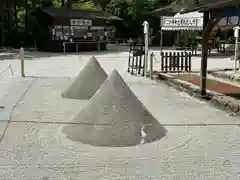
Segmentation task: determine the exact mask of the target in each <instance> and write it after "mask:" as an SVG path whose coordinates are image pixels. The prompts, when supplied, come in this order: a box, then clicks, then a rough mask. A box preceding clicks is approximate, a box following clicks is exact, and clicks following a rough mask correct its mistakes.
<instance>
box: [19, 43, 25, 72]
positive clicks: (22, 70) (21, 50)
mask: <svg viewBox="0 0 240 180" xmlns="http://www.w3.org/2000/svg"><path fill="white" fill-rule="evenodd" d="M20 60H21V75H22V77H25V72H24V49H23V47H21V48H20Z"/></svg>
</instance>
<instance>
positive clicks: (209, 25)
mask: <svg viewBox="0 0 240 180" xmlns="http://www.w3.org/2000/svg"><path fill="white" fill-rule="evenodd" d="M220 19H221V18H220V17H215V18H210V19H209V13H208V12H205V13H204V30H203V36H202V59H201V84H200V91H201V95H202V96H206V80H207V58H208V38H209V34H210V33H211V31H212V29H213V27H214V25H215V24H216V23H218V22H219V21H220Z"/></svg>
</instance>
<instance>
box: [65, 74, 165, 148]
mask: <svg viewBox="0 0 240 180" xmlns="http://www.w3.org/2000/svg"><path fill="white" fill-rule="evenodd" d="M73 122H74V123H78V124H70V125H67V126H65V127H64V128H63V133H65V134H66V135H67V137H68V138H69V139H72V140H74V141H80V142H82V143H86V144H91V145H95V146H131V145H136V144H140V143H144V142H151V141H154V140H157V139H160V138H162V137H163V136H164V135H165V133H166V130H165V129H164V127H162V126H161V125H160V123H159V122H158V121H157V120H156V119H155V118H154V117H153V116H152V115H151V114H150V113H149V112H148V111H147V110H146V108H145V107H144V105H143V104H142V103H141V102H140V101H139V100H138V98H137V97H136V96H135V95H134V94H133V92H132V91H131V90H130V88H129V87H128V86H127V84H126V83H125V82H124V80H123V79H122V77H121V76H120V75H119V73H118V72H117V71H116V70H114V71H113V72H112V73H111V75H110V76H109V77H108V79H107V80H106V81H105V82H104V83H103V84H102V86H101V87H100V88H99V90H98V91H97V92H96V94H95V95H94V96H93V97H92V98H91V99H90V100H89V103H88V104H87V106H86V107H85V108H84V109H83V110H82V111H81V112H80V113H79V114H78V115H77V116H76V117H75V119H74V120H73Z"/></svg>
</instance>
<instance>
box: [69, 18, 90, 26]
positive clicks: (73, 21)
mask: <svg viewBox="0 0 240 180" xmlns="http://www.w3.org/2000/svg"><path fill="white" fill-rule="evenodd" d="M70 25H71V26H91V25H92V20H88V19H70Z"/></svg>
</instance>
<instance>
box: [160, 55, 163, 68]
mask: <svg viewBox="0 0 240 180" xmlns="http://www.w3.org/2000/svg"><path fill="white" fill-rule="evenodd" d="M160 55H161V56H160V57H161V71H163V68H164V53H163V52H161V54H160Z"/></svg>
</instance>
